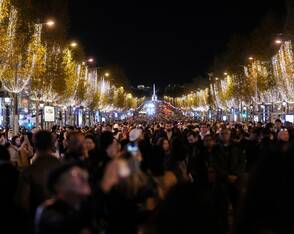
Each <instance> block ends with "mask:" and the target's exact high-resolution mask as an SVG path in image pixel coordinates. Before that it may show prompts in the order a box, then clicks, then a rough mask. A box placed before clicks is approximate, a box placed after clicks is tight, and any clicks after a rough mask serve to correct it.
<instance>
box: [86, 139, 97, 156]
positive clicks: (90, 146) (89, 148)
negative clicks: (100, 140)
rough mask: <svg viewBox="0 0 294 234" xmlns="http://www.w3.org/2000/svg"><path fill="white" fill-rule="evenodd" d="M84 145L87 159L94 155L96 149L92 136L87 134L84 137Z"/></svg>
mask: <svg viewBox="0 0 294 234" xmlns="http://www.w3.org/2000/svg"><path fill="white" fill-rule="evenodd" d="M84 145H85V146H84V147H85V151H86V157H87V158H88V157H90V156H91V155H94V154H95V153H96V151H97V147H96V141H95V138H94V136H93V135H89V134H88V135H86V136H85V142H84Z"/></svg>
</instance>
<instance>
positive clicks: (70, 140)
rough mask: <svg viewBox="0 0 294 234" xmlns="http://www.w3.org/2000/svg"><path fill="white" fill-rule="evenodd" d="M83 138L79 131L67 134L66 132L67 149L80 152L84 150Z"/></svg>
mask: <svg viewBox="0 0 294 234" xmlns="http://www.w3.org/2000/svg"><path fill="white" fill-rule="evenodd" d="M84 140H85V137H84V135H83V134H82V133H81V132H78V131H73V132H70V133H69V134H67V138H66V145H67V150H68V151H70V152H75V153H78V154H82V153H83V150H84Z"/></svg>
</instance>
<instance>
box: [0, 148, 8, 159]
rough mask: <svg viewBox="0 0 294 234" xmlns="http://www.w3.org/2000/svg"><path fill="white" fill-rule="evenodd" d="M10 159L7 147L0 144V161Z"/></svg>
mask: <svg viewBox="0 0 294 234" xmlns="http://www.w3.org/2000/svg"><path fill="white" fill-rule="evenodd" d="M9 160H10V155H9V151H8V150H7V148H6V147H5V146H3V145H0V161H7V162H8V161H9Z"/></svg>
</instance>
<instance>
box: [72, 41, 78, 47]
mask: <svg viewBox="0 0 294 234" xmlns="http://www.w3.org/2000/svg"><path fill="white" fill-rule="evenodd" d="M77 46H78V43H76V42H75V41H73V42H71V43H70V47H72V48H76V47H77Z"/></svg>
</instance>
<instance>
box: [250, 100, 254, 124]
mask: <svg viewBox="0 0 294 234" xmlns="http://www.w3.org/2000/svg"><path fill="white" fill-rule="evenodd" d="M250 115H251V121H254V106H253V104H250Z"/></svg>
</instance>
